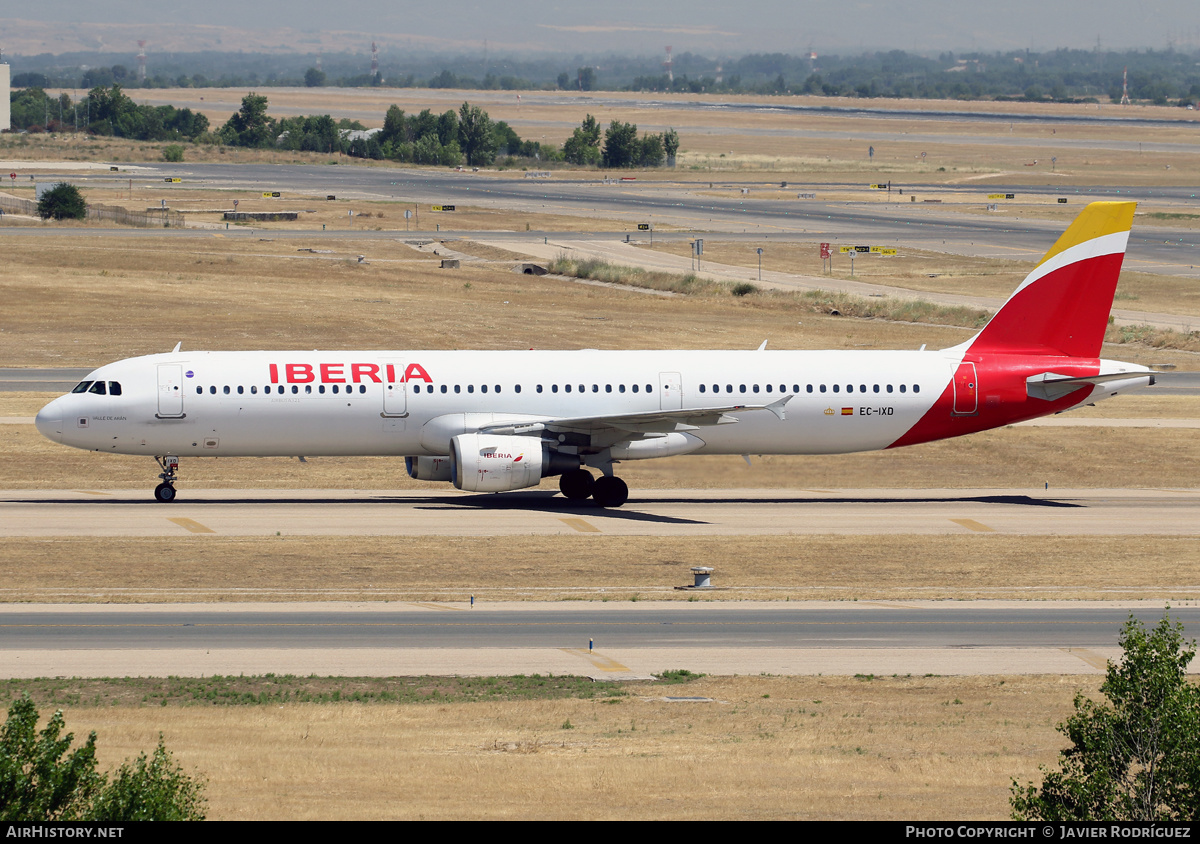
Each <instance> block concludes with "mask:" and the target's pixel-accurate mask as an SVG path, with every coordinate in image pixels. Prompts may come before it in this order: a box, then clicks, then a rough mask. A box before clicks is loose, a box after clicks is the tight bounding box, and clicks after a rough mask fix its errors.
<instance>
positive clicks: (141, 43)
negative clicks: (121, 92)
mask: <svg viewBox="0 0 1200 844" xmlns="http://www.w3.org/2000/svg"><path fill="white" fill-rule="evenodd" d="M137 62H138V82H145V81H146V41H145V39H138V54H137Z"/></svg>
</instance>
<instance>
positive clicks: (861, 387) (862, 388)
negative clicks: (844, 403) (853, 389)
mask: <svg viewBox="0 0 1200 844" xmlns="http://www.w3.org/2000/svg"><path fill="white" fill-rule="evenodd" d="M858 391H859V392H860V393H865V392H866V391H867V385H866V384H859V385H858Z"/></svg>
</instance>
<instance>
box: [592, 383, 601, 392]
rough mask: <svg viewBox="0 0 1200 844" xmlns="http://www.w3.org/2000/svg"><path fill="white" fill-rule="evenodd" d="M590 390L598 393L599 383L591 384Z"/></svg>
mask: <svg viewBox="0 0 1200 844" xmlns="http://www.w3.org/2000/svg"><path fill="white" fill-rule="evenodd" d="M592 392H593V393H598V392H600V385H599V384H593V385H592Z"/></svg>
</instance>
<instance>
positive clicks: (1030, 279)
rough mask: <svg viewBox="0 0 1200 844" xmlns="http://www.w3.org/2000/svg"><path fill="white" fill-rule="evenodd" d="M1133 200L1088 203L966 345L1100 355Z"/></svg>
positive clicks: (993, 349) (994, 350) (975, 349)
mask: <svg viewBox="0 0 1200 844" xmlns="http://www.w3.org/2000/svg"><path fill="white" fill-rule="evenodd" d="M1136 207H1137V203H1135V202H1093V203H1091V204H1090V205H1088V206H1087V207H1086V208H1085V209H1083V212H1082V213H1081V214H1080V215H1079V216H1078V217H1076V218H1075V222H1073V223H1071V225H1070V226H1069V227H1068V228H1067V230H1066V231H1065V232H1063V234H1062V237H1060V238H1059V239H1058V242H1057V243H1055V244H1054V246H1053V247H1051V249H1050V251H1049V252H1047V253H1046V255H1045V257H1043V258H1042V260H1041V261H1040V262H1039V263H1038V265H1037V266H1036V267H1035V268H1034V270H1033V272H1031V273H1030V274H1029V275H1028V276H1027V277H1026V278H1025V281H1023V282H1022V283H1021V286H1020V287H1018V288H1017V290H1016V292H1015V293H1013V294H1012V296H1010V297H1009V299H1008V301H1007V302H1005V303H1004V307H1002V308H1001V309H1000V310H999V311H997V312H996V314H995V316H993V317H992V318H991V320H990V321H989V322H988V324H987V325H985V326H984V327H983V330H982V331H980V332H979V334H977V335H976V336H975V339H974V340H972V341H971V342H970V343H969V344H968V345H969V348H970V350H971V351H972V352H985V353H986V352H992V353H1025V354H1034V355H1066V356H1069V357H1084V358H1095V357H1099V355H1100V347H1101V344H1102V343H1103V342H1104V331H1105V329H1106V328H1107V327H1108V315H1109V312H1110V311H1111V310H1112V302H1113V295H1114V294H1115V293H1116V289H1117V279H1118V277H1119V276H1120V274H1121V263H1122V261H1123V260H1124V258H1125V246H1126V244H1127V243H1128V241H1129V229H1130V226H1131V225H1132V224H1133V211H1134V208H1136Z"/></svg>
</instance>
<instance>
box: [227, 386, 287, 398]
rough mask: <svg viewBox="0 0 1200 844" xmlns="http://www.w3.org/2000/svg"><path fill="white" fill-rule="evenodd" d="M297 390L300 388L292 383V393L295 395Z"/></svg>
mask: <svg viewBox="0 0 1200 844" xmlns="http://www.w3.org/2000/svg"><path fill="white" fill-rule="evenodd" d="M225 389H226V391H228V389H229V388H228V387H226V388H225ZM299 392H300V388H299V387H297V386H296V385H295V384H293V385H292V395H293V396H294V395H296V394H297V393H299Z"/></svg>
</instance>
